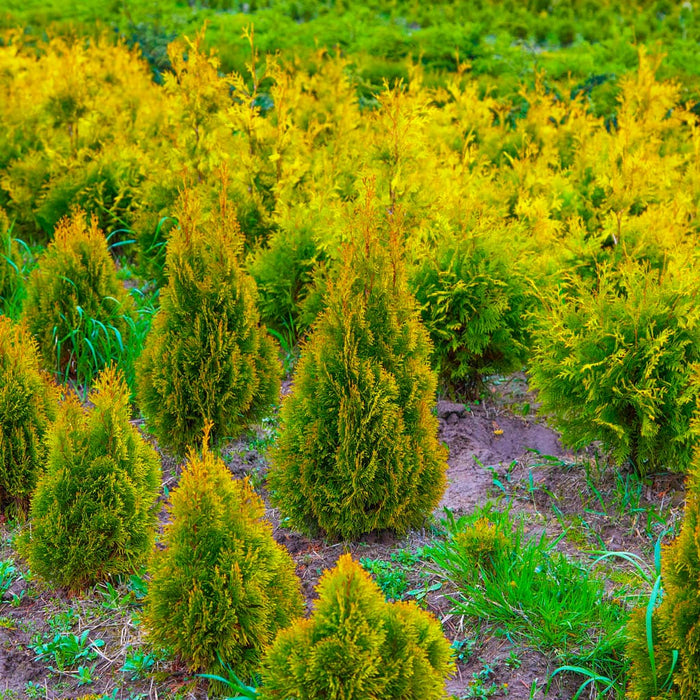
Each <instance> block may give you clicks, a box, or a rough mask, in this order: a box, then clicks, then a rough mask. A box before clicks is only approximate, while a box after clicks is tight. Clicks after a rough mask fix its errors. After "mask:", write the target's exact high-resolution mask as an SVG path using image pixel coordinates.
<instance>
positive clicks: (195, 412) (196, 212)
mask: <svg viewBox="0 0 700 700" xmlns="http://www.w3.org/2000/svg"><path fill="white" fill-rule="evenodd" d="M222 191H223V192H225V184H224V185H223V188H222ZM178 219H179V224H180V225H179V228H178V229H177V230H175V231H173V232H172V234H171V237H170V240H169V242H168V251H167V262H166V265H167V276H168V284H167V286H166V287H165V289H164V290H163V292H162V295H161V310H160V312H159V313H158V315H157V316H156V317H155V319H154V321H153V327H152V330H151V332H150V334H149V336H148V338H147V340H146V347H145V349H144V351H143V355H142V356H141V358H140V361H139V363H138V365H137V384H138V393H139V400H140V406H141V410H142V411H143V413H144V416H145V417H146V421H147V424H148V426H149V429H150V430H152V432H153V433H154V434H155V435H156V436H157V438H158V441H159V443H160V444H161V445H163V446H167V447H169V448H172V449H173V450H175V451H176V452H177V453H178V454H182V453H184V452H185V450H186V448H187V447H190V446H194V445H197V444H199V443H200V442H201V438H202V435H203V431H204V427H205V425H206V424H209V423H211V438H212V440H213V441H214V442H215V443H216V442H218V441H219V440H220V439H222V438H225V437H235V436H236V435H237V434H238V433H240V431H241V430H242V429H243V428H244V427H245V426H246V425H247V424H248V423H250V422H251V421H254V420H255V419H257V418H259V417H261V416H263V415H264V414H265V413H266V412H267V411H268V410H269V408H270V406H271V405H272V404H273V403H274V402H275V401H276V400H277V397H278V396H279V375H280V369H281V368H280V362H279V358H278V357H277V351H276V349H275V345H274V343H273V341H272V339H271V338H270V337H269V336H268V335H267V333H266V332H265V331H264V330H263V329H262V328H261V327H260V323H259V316H258V312H257V309H256V299H257V292H256V288H255V282H254V281H253V279H252V278H251V277H250V275H248V274H247V273H246V272H245V271H244V270H243V268H242V266H241V263H240V259H239V258H240V253H241V247H242V243H243V239H242V237H241V234H240V231H239V228H238V224H237V222H236V218H235V215H234V213H233V212H229V211H228V210H227V203H226V200H225V196H224V194H223V193H222V197H221V201H220V209H219V211H218V213H217V214H215V215H214V216H212V217H210V218H209V220H205V217H204V216H203V215H202V213H201V211H200V208H199V203H198V202H197V201H196V200H195V199H192V198H191V197H190V196H189V194H188V193H185V196H184V199H183V211H182V213H181V215H180V216H179V217H178Z"/></svg>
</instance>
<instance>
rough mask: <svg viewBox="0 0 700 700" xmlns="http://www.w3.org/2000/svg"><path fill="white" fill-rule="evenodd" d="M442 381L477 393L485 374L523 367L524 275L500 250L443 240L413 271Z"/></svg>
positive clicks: (474, 242) (458, 389)
mask: <svg viewBox="0 0 700 700" xmlns="http://www.w3.org/2000/svg"><path fill="white" fill-rule="evenodd" d="M412 287H413V289H414V291H415V294H416V299H417V300H418V303H419V304H420V306H421V316H422V318H423V322H424V323H425V326H426V328H427V329H428V331H429V332H430V338H431V340H432V341H433V345H434V348H435V350H434V352H433V362H434V364H435V366H436V367H437V370H438V373H439V375H440V380H441V381H442V383H443V384H444V385H445V387H446V388H447V389H448V390H450V391H451V392H453V393H455V394H456V395H461V396H467V397H470V398H471V397H474V396H475V395H478V389H479V386H480V384H481V382H482V378H483V377H485V376H488V375H490V374H506V373H509V372H513V371H514V370H516V369H521V368H522V366H523V364H524V363H525V359H526V357H527V351H528V338H527V326H526V311H527V295H526V284H525V280H524V278H523V275H522V274H521V273H520V272H519V271H518V270H517V268H516V266H515V265H514V264H513V262H512V261H509V260H507V258H506V253H504V252H503V251H502V248H500V249H499V248H496V246H490V245H488V244H487V243H486V242H485V241H483V240H480V239H478V238H476V237H465V238H459V239H457V238H455V239H452V240H451V239H450V238H449V237H445V238H443V239H442V240H441V241H440V243H439V245H438V249H437V250H435V251H430V254H429V255H428V256H426V257H425V258H424V259H423V260H422V261H421V263H420V265H419V266H418V269H417V271H416V273H415V274H414V275H413V279H412Z"/></svg>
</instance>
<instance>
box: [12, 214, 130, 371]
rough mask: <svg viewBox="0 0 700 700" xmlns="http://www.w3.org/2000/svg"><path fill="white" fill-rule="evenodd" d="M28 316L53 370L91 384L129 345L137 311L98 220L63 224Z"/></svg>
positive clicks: (35, 283) (44, 261)
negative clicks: (118, 274) (123, 284)
mask: <svg viewBox="0 0 700 700" xmlns="http://www.w3.org/2000/svg"><path fill="white" fill-rule="evenodd" d="M25 316H26V320H27V324H28V326H29V329H30V330H31V332H32V333H33V334H34V337H35V338H36V339H37V341H38V343H39V349H40V350H41V353H42V355H43V358H44V362H45V364H46V366H47V367H48V368H51V369H52V370H54V371H55V372H56V373H57V375H58V376H59V377H61V378H63V379H74V380H76V381H78V382H79V383H80V384H90V383H91V382H92V381H93V379H94V377H95V376H96V374H97V373H98V372H99V371H100V370H101V369H103V368H104V367H106V366H107V365H109V364H110V363H111V362H113V361H117V360H118V359H119V358H120V356H121V355H122V354H123V353H124V349H125V348H126V347H127V345H128V343H129V329H130V328H131V327H132V326H133V322H134V319H135V311H134V305H133V301H132V299H131V297H130V296H129V295H128V293H127V292H126V290H125V289H124V287H123V286H122V284H121V282H120V281H119V280H118V279H117V271H116V268H115V265H114V261H113V260H112V257H111V256H110V253H109V248H108V246H107V241H106V239H105V237H104V235H103V234H102V232H101V231H100V229H99V228H98V227H97V219H95V218H94V217H93V218H92V219H91V221H90V223H89V224H87V223H86V218H85V214H84V213H83V212H81V211H78V212H76V213H75V214H74V215H73V216H72V217H71V218H65V219H62V220H61V221H60V222H59V224H58V226H57V228H56V231H55V234H54V239H53V241H52V242H51V243H50V244H49V246H48V247H47V249H46V252H45V253H44V254H43V255H42V256H41V258H40V259H39V264H38V266H37V267H36V268H34V270H33V271H32V273H31V275H30V277H29V280H28V282H27V299H26V301H25Z"/></svg>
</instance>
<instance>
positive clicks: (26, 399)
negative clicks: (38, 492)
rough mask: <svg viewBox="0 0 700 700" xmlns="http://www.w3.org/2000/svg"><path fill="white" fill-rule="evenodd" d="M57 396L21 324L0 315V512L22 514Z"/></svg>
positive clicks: (40, 462)
mask: <svg viewBox="0 0 700 700" xmlns="http://www.w3.org/2000/svg"><path fill="white" fill-rule="evenodd" d="M57 401H58V396H57V393H56V391H55V390H54V389H53V388H52V386H51V385H50V384H49V382H48V381H47V377H45V376H44V374H43V372H42V371H41V369H40V367H39V356H38V352H37V348H36V343H35V342H34V340H33V338H32V337H31V336H30V335H29V333H28V332H27V330H26V328H24V327H23V326H20V325H16V324H14V323H12V322H11V321H10V319H9V318H7V317H6V316H2V315H0V512H5V511H6V510H7V511H9V512H10V513H11V514H12V515H19V514H20V513H24V512H26V510H27V508H28V507H29V497H30V496H31V494H32V492H33V491H34V488H35V486H36V482H37V478H38V475H39V472H40V471H41V470H42V469H43V467H44V457H45V449H44V435H45V433H46V431H47V429H48V427H49V425H50V422H51V421H52V420H53V419H54V418H55V417H56V407H57Z"/></svg>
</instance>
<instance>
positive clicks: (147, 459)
mask: <svg viewBox="0 0 700 700" xmlns="http://www.w3.org/2000/svg"><path fill="white" fill-rule="evenodd" d="M90 400H91V402H92V404H93V405H94V408H90V409H85V408H83V406H81V404H80V402H79V401H78V399H77V398H76V397H75V395H73V394H71V395H70V396H69V397H68V398H67V399H66V400H65V401H64V402H63V403H62V404H61V407H60V412H59V416H58V419H57V421H56V423H55V424H54V425H53V427H52V429H51V430H50V432H49V435H48V447H49V453H48V459H47V464H46V472H45V473H44V474H42V475H41V477H40V478H39V483H38V485H37V488H36V493H35V494H34V496H33V498H32V504H31V511H30V517H31V521H32V529H31V533H30V539H29V542H28V546H27V549H28V558H29V564H30V566H31V569H32V571H33V572H35V573H37V574H39V575H40V576H42V577H43V578H45V579H47V580H49V581H51V582H53V583H56V584H58V585H61V586H66V587H68V588H72V589H79V588H81V587H83V586H86V585H90V584H92V583H94V582H96V581H99V580H100V579H102V578H104V577H105V576H109V575H112V574H120V573H125V572H128V571H132V570H133V569H134V568H135V567H136V566H137V565H138V564H139V562H140V561H141V560H142V559H143V558H144V557H145V556H146V555H147V554H148V553H149V552H150V550H151V548H152V547H153V539H154V532H155V521H156V508H155V505H156V498H157V496H158V490H159V487H160V462H159V460H158V455H157V454H156V452H155V450H154V449H153V447H151V445H149V444H148V443H147V442H146V441H145V440H144V439H143V438H142V437H141V435H140V434H139V431H138V430H137V429H136V428H135V427H134V426H133V425H131V423H130V421H129V418H130V414H131V409H130V405H129V389H128V387H127V385H126V383H125V382H124V380H123V379H122V377H121V376H120V375H119V374H118V373H117V371H116V370H115V369H114V368H113V367H110V368H107V369H106V370H104V371H103V372H102V374H101V375H100V376H99V377H98V379H97V382H96V384H95V387H94V391H93V392H92V393H91V394H90Z"/></svg>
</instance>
